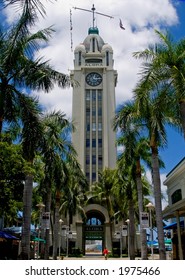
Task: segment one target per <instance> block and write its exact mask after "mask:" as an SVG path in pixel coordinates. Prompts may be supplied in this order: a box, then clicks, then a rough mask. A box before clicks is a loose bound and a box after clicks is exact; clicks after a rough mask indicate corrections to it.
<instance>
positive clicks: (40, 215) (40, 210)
mask: <svg viewBox="0 0 185 280" xmlns="http://www.w3.org/2000/svg"><path fill="white" fill-rule="evenodd" d="M36 206H37V207H38V208H39V231H38V248H37V259H38V258H39V247H40V232H41V222H42V209H43V208H44V207H45V205H44V204H43V203H42V202H40V203H38V204H37V205H36Z"/></svg>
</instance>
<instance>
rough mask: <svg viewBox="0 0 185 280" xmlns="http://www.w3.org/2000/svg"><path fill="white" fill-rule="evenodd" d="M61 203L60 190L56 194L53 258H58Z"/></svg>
mask: <svg viewBox="0 0 185 280" xmlns="http://www.w3.org/2000/svg"><path fill="white" fill-rule="evenodd" d="M59 203H60V192H59V191H58V192H57V194H56V207H55V218H54V219H55V220H54V238H53V259H54V260H57V249H58V245H60V244H59V242H58V241H59V238H60V236H59V235H58V234H59V218H60V216H59V206H60V205H59Z"/></svg>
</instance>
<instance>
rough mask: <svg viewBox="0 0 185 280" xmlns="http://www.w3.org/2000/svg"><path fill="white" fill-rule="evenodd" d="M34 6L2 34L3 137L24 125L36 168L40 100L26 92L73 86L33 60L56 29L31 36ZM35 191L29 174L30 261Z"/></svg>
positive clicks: (26, 221)
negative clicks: (5, 129)
mask: <svg viewBox="0 0 185 280" xmlns="http://www.w3.org/2000/svg"><path fill="white" fill-rule="evenodd" d="M9 3H15V2H14V1H11V2H9ZM37 3H40V4H41V2H40V1H37ZM32 4H34V5H35V4H36V2H35V1H32V2H30V1H25V5H24V6H23V12H22V14H21V16H20V18H18V21H17V23H16V24H15V25H13V26H12V27H11V28H9V29H7V31H6V32H5V31H1V33H0V70H1V71H0V134H1V132H2V130H3V124H4V123H7V124H9V123H12V122H14V123H17V124H18V123H19V122H20V121H21V125H22V127H23V130H22V144H23V152H24V156H25V158H26V160H27V161H28V162H29V163H30V166H32V165H33V161H34V156H35V151H36V149H37V148H38V146H39V144H38V142H39V138H42V126H41V125H40V121H39V114H40V113H41V109H40V108H39V105H38V102H37V100H33V99H31V98H30V97H29V96H27V95H25V94H24V93H23V89H25V88H27V89H29V90H40V89H42V90H44V91H46V92H49V91H50V90H51V89H52V88H53V86H54V84H55V83H56V84H58V86H60V87H66V86H68V85H69V77H68V76H67V75H64V74H62V73H59V72H57V71H55V70H54V69H52V67H50V65H49V63H48V61H43V60H42V59H41V58H38V59H35V60H34V59H33V57H34V53H35V51H37V50H38V49H39V47H40V46H41V45H40V44H41V43H47V41H48V39H49V37H50V36H51V33H52V32H53V29H52V28H47V29H44V30H40V31H38V32H36V33H35V34H31V32H30V27H31V26H32V25H33V24H35V19H36V14H35V10H34V9H32ZM36 6H37V5H35V7H36ZM1 30H3V28H2V29H1ZM32 124H34V125H32ZM32 187H33V173H32V172H30V170H27V173H26V178H25V187H24V195H23V201H24V208H23V233H22V257H23V258H26V259H29V244H30V242H29V241H30V221H31V198H32Z"/></svg>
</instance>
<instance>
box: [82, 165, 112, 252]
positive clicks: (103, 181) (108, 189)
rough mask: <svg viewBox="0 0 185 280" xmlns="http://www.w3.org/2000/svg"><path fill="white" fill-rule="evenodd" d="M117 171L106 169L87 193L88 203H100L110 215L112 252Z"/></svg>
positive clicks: (100, 173)
mask: <svg viewBox="0 0 185 280" xmlns="http://www.w3.org/2000/svg"><path fill="white" fill-rule="evenodd" d="M114 176H115V170H111V169H109V168H105V169H104V170H103V171H102V172H99V180H98V182H96V183H95V184H94V185H92V186H91V189H90V191H89V192H87V197H88V201H87V203H88V202H89V201H91V200H93V201H98V203H100V204H102V205H104V206H105V207H106V209H107V211H108V215H109V225H110V237H111V250H112V243H113V242H112V233H113V222H114V206H113V205H114V198H113V194H112V187H113V184H114Z"/></svg>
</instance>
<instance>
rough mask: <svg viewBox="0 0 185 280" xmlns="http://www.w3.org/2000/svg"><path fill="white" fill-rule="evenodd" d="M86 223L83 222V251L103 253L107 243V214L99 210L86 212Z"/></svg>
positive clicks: (93, 253) (92, 253)
mask: <svg viewBox="0 0 185 280" xmlns="http://www.w3.org/2000/svg"><path fill="white" fill-rule="evenodd" d="M86 216H87V219H86V223H84V224H83V237H84V238H83V240H84V244H83V249H84V250H83V251H84V253H85V254H89V255H95V254H102V250H103V248H104V243H105V241H104V240H105V216H104V215H103V214H102V213H101V212H100V211H98V210H95V209H93V210H89V211H88V212H87V213H86Z"/></svg>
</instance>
